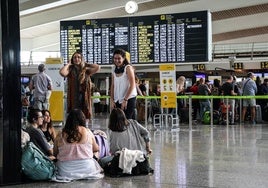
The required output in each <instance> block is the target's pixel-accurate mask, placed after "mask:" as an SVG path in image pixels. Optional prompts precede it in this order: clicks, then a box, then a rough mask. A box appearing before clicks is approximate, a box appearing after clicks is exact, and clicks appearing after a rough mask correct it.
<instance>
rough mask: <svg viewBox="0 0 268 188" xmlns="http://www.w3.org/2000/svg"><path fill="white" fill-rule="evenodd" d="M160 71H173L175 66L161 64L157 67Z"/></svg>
mask: <svg viewBox="0 0 268 188" xmlns="http://www.w3.org/2000/svg"><path fill="white" fill-rule="evenodd" d="M159 70H160V71H172V70H173V71H175V64H163V65H159Z"/></svg>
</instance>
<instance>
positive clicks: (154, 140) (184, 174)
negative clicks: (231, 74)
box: [12, 114, 268, 188]
mask: <svg viewBox="0 0 268 188" xmlns="http://www.w3.org/2000/svg"><path fill="white" fill-rule="evenodd" d="M107 124H108V114H103V115H101V116H96V117H94V119H93V120H92V121H91V123H90V125H89V128H90V129H92V130H98V129H100V130H103V131H105V132H106V131H107ZM143 125H144V123H143ZM147 128H148V129H149V130H150V134H151V147H152V150H153V152H152V154H151V156H150V157H149V161H150V164H151V167H152V168H153V169H154V173H153V174H150V175H145V176H130V177H120V178H112V177H108V176H105V177H104V178H103V179H100V180H80V181H74V182H71V183H55V182H49V181H42V182H25V183H23V184H20V185H12V187H18V188H24V187H25V188H26V187H27V188H29V187H44V188H45V187H46V188H52V187H70V188H73V187H81V188H84V187H96V188H100V187H105V188H106V187H109V188H125V187H134V188H138V187H150V188H186V187H187V188H188V187H189V188H199V187H215V188H216V187H217V188H222V187H235V188H238V187H239V188H252V187H258V188H265V187H267V185H268V180H267V173H268V159H267V156H268V149H267V144H268V126H267V122H263V123H258V124H256V125H254V126H253V125H251V124H250V123H249V122H246V123H245V124H239V123H238V124H237V125H231V126H226V125H213V126H211V125H202V124H193V126H192V128H191V129H190V127H189V124H186V123H184V124H180V129H171V127H162V128H158V129H155V128H154V127H153V126H152V125H151V124H149V125H148V126H147ZM57 129H60V128H57Z"/></svg>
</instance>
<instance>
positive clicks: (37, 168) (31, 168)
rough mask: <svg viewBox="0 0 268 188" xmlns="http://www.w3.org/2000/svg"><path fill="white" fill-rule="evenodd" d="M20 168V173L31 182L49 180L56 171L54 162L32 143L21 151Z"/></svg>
mask: <svg viewBox="0 0 268 188" xmlns="http://www.w3.org/2000/svg"><path fill="white" fill-rule="evenodd" d="M21 166H22V172H23V173H24V174H25V175H26V177H28V178H30V179H32V180H49V179H51V178H52V176H53V175H54V173H55V170H56V167H55V165H54V162H53V161H51V160H50V159H49V158H48V157H47V156H46V155H45V154H44V153H43V152H42V151H41V150H39V148H38V147H37V146H35V145H34V143H32V142H28V143H27V145H26V146H25V147H24V148H23V149H22V156H21Z"/></svg>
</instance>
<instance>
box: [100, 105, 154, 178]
mask: <svg viewBox="0 0 268 188" xmlns="http://www.w3.org/2000/svg"><path fill="white" fill-rule="evenodd" d="M108 128H109V130H110V131H111V132H110V135H109V138H110V153H111V155H112V156H108V157H104V158H103V159H101V160H100V164H102V166H103V167H104V169H105V171H106V170H107V169H109V168H106V167H107V165H108V166H109V163H110V162H112V159H113V158H115V156H117V153H119V154H120V157H121V156H126V155H127V154H130V153H132V154H134V155H133V156H131V157H132V159H133V157H134V158H136V157H137V158H139V157H144V155H147V154H151V153H152V150H151V147H150V135H149V131H148V130H147V129H146V128H144V127H143V126H142V125H141V124H139V123H138V122H137V121H136V120H132V119H127V118H126V116H125V113H124V111H123V110H121V109H120V108H114V109H113V110H112V112H111V114H110V118H109V124H108ZM123 160H124V159H123ZM119 161H122V160H121V159H120V160H119ZM141 161H142V160H141ZM118 165H119V167H120V162H119V164H118ZM117 167H118V166H117ZM121 167H122V166H121ZM122 169H123V172H124V170H125V169H124V168H123V167H122ZM111 170H114V168H111ZM128 170H129V171H128V174H131V169H128ZM106 172H107V171H106ZM110 172H111V171H110ZM108 173H109V172H108ZM148 173H149V172H148ZM148 173H147V174H148ZM145 174H146V173H145ZM110 175H111V174H110Z"/></svg>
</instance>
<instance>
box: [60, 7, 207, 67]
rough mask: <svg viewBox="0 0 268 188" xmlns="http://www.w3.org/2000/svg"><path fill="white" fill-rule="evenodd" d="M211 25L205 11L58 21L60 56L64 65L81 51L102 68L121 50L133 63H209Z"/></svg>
mask: <svg viewBox="0 0 268 188" xmlns="http://www.w3.org/2000/svg"><path fill="white" fill-rule="evenodd" d="M210 26H211V19H210V13H209V12H208V11H199V12H190V13H178V14H163V15H153V16H137V17H123V18H109V19H90V20H72V21H61V23H60V40H61V41H60V47H61V56H62V57H63V59H64V63H67V62H68V60H69V59H70V58H71V56H72V54H73V53H74V52H75V51H81V52H82V53H83V56H84V58H85V61H87V62H91V63H98V64H102V65H105V64H111V63H112V55H113V51H114V50H115V49H117V48H122V49H124V50H126V51H128V52H129V53H130V60H131V63H132V64H153V63H181V62H202V61H209V60H210V53H211V51H210V50H209V49H210V48H209V46H210V45H211V44H210V43H211V37H212V36H211V35H212V34H211V30H210V29H209V27H210Z"/></svg>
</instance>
